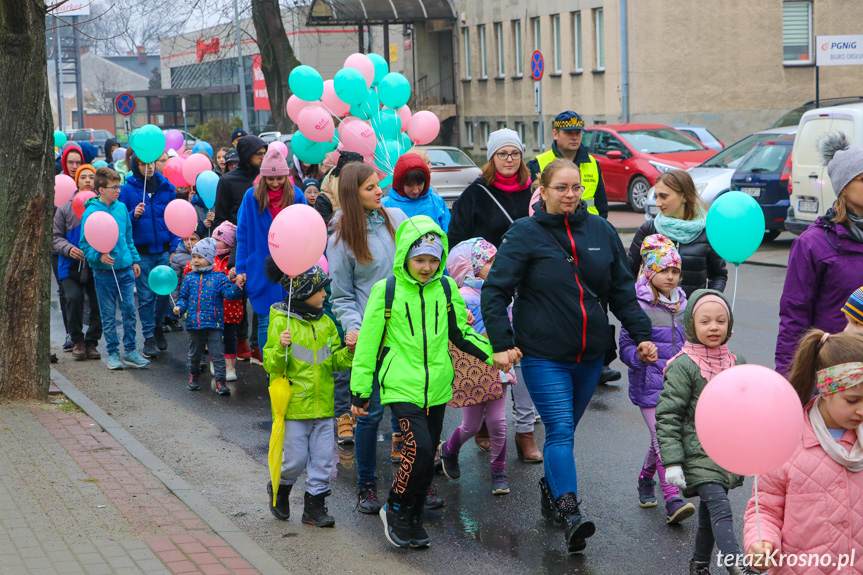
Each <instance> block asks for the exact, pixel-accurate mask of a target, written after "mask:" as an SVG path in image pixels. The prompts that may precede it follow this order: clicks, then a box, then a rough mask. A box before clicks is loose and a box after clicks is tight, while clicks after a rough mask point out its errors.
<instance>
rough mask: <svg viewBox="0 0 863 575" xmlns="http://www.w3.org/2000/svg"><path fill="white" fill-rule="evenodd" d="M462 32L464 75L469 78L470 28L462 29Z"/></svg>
mask: <svg viewBox="0 0 863 575" xmlns="http://www.w3.org/2000/svg"><path fill="white" fill-rule="evenodd" d="M462 32H463V33H464V77H465V78H466V79H468V80H470V28H465V29H464V30H462Z"/></svg>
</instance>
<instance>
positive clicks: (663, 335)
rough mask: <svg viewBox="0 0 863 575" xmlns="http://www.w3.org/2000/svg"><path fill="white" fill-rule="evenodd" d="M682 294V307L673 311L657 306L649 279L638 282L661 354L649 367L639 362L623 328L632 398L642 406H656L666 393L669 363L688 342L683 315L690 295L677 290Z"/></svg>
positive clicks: (622, 356)
mask: <svg viewBox="0 0 863 575" xmlns="http://www.w3.org/2000/svg"><path fill="white" fill-rule="evenodd" d="M677 293H678V295H680V308H679V309H678V311H676V312H672V311H670V310H669V309H668V308H666V307H664V306H662V305H661V304H656V305H653V290H651V289H650V286H649V285H648V280H647V277H646V276H641V277H640V278H638V281H637V282H635V296H636V297H637V298H638V304H639V305H640V306H641V309H643V310H644V313H646V314H647V317H649V318H650V323H651V324H652V325H653V336H652V341H653V343H655V344H656V348H657V350H658V352H659V360H658V361H656V362H655V363H651V364H648V365H645V364H643V363H641V361H640V360H639V359H638V346H637V345H636V344H635V342H634V341H633V340H632V338H631V337H629V333H627V331H626V329H624V328H621V329H620V359H621V360H622V361H623V363H625V364H626V365H628V366H629V399H631V400H632V403H634V404H635V405H637V406H639V407H656V403H657V402H658V401H659V393H660V392H661V391H662V377H663V372H664V371H665V364H666V363H668V361H669V360H670V359H671V358H672V357H674V356H675V355H677V353H678V352H679V351H680V349H681V348H682V347H683V343H684V342H685V341H686V334H685V333H684V331H685V328H684V325H683V313H684V312H685V311H686V293H685V292H684V291H683V289H682V288H677Z"/></svg>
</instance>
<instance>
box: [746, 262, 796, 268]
mask: <svg viewBox="0 0 863 575" xmlns="http://www.w3.org/2000/svg"><path fill="white" fill-rule="evenodd" d="M743 265H750V266H761V267H763V268H782V269H788V264H771V263H770V262H750V261H745V262H743Z"/></svg>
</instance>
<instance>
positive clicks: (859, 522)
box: [743, 401, 863, 575]
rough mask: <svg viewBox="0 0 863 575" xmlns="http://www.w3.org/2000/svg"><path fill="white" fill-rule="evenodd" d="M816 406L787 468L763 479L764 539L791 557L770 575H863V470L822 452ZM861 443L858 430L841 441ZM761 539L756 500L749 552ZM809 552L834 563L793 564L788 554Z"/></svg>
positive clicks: (747, 534) (748, 523) (747, 525)
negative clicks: (847, 466) (815, 422)
mask: <svg viewBox="0 0 863 575" xmlns="http://www.w3.org/2000/svg"><path fill="white" fill-rule="evenodd" d="M813 403H814V401H813V402H809V404H808V405H807V406H806V408H805V412H804V426H803V440H802V442H801V445H800V446H799V447H798V448H797V451H796V452H794V455H793V456H792V457H791V459H789V460H788V462H787V463H785V465H783V466H782V467H780V468H779V469H777V470H776V471H773V472H771V473H768V474H766V475H761V476H759V477H758V502H759V504H760V507H759V511H760V518H761V537H762V538H763V539H764V541H769V542H771V543H773V545H774V546H775V548H776V549H778V550H779V552H778V553H777V557H781V556H782V555H785V556H786V557H785V558H784V561H785V562H784V563H783V564H781V566H780V567H775V568H773V569H770V571H769V572H768V573H769V575H791V574H797V573H800V574H804V573H805V574H807V575H816V574H822V573H824V574H826V573H831V574H836V573H863V472H860V473H851V472H849V471H848V470H847V469H845V467H843V466H842V465H839V464H838V463H836V462H835V461H833V460H832V459H831V458H830V457H829V456H828V455H827V453H826V452H825V451H824V449H822V448H821V444H820V443H818V439H817V438H816V437H815V431H813V429H812V424H811V423H810V421H809V411H810V410H811V409H812V405H813ZM855 441H857V434H856V432H855V431H854V430H847V431H846V432H845V435H844V436H842V438H841V439H840V440H839V443H840V444H841V445H842V446H843V447H845V448H846V449H848V450H850V449H851V446H852V445H854V442H855ZM753 495H754V493H753ZM757 539H758V531H757V529H756V524H755V498H754V497H752V498H751V499H750V500H749V504H748V505H747V506H746V515H745V518H744V528H743V545H744V552H748V551H749V547H750V546H751V545H752V544H753V543H754V542H755V541H756V540H757ZM852 552H853V555H852ZM803 554H805V555H806V557H807V558H808V556H809V554H818V555H829V556H831V563H833V565H831V566H829V567H828V566H820V565H819V566H818V567H814V566H811V562H810V563H803V564H802V565H803V566H801V565H797V566H789V565H788V557H787V555H801V556H802V555H803ZM840 555H847V556H848V557H846V558H845V559H844V561H845V562H846V565H845V568H844V569H842V570H837V567H836V566H834V565H837V564H838V561H839V556H840ZM802 558H803V557H798V562H799V560H800V559H802ZM819 559H820V557H819ZM849 560H850V561H851V564H850V565H848V564H847V563H848V562H849ZM825 561H826V560H825Z"/></svg>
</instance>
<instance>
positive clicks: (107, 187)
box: [102, 186, 120, 192]
mask: <svg viewBox="0 0 863 575" xmlns="http://www.w3.org/2000/svg"><path fill="white" fill-rule="evenodd" d="M102 189H105V190H114V191H115V192H116V191H118V190H119V189H120V186H102Z"/></svg>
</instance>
